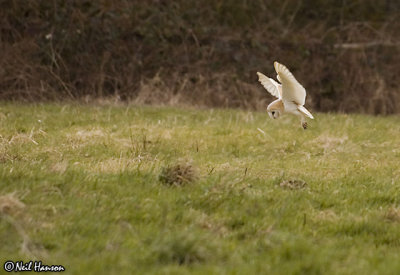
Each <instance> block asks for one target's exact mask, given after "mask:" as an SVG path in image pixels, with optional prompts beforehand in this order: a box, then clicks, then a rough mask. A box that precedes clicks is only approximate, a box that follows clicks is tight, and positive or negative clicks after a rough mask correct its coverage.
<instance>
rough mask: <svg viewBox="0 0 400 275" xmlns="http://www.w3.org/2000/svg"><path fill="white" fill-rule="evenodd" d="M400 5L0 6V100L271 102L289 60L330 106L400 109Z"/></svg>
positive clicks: (314, 102)
mask: <svg viewBox="0 0 400 275" xmlns="http://www.w3.org/2000/svg"><path fill="white" fill-rule="evenodd" d="M399 10H400V2H398V1H393V0H385V1H373V0H347V1H345V0H343V1H337V0H313V1H311V0H302V1H297V0H285V1H281V0H279V1H278V0H270V1H267V0H265V1H263V0H257V1H246V0H204V1H194V0H177V1H165V0H152V1H150V0H149V1H140V0H136V1H125V0H113V1H111V0H103V1H86V0H85V1H76V0H71V1H56V0H39V1H30V0H27V1H22V0H10V1H1V2H0V98H1V99H3V100H11V99H18V100H20V99H24V100H54V99H65V98H71V99H80V98H84V97H86V98H87V99H91V98H99V97H101V98H103V97H114V98H117V99H121V100H136V101H137V102H139V103H145V104H147V103H149V104H151V103H157V104H174V103H189V104H195V105H201V106H222V107H243V108H256V109H261V108H264V107H265V104H266V103H267V102H268V101H269V100H270V98H269V96H268V95H266V93H265V91H264V90H263V89H262V87H261V86H260V85H259V84H258V83H257V76H256V74H255V73H256V71H262V72H264V73H265V74H267V75H274V72H273V66H272V63H273V61H274V60H278V61H280V62H282V63H283V64H286V65H287V66H288V67H289V68H290V69H291V70H292V71H293V73H294V74H295V75H296V77H297V78H298V79H299V80H300V81H301V82H302V83H303V84H304V86H305V87H306V89H307V90H308V94H309V97H308V99H307V105H309V106H311V109H314V110H322V111H330V110H332V111H348V112H367V113H374V114H378V113H380V114H388V113H396V112H399V110H400V108H399V107H400V106H399V103H398V102H399V100H400V96H399V84H398V83H399V81H398V79H397V77H398V75H399V74H400V65H399V64H400V51H399V49H400V44H399V43H400V41H399V30H400V28H399V27H400V26H399V21H398V18H399V17H398V16H399Z"/></svg>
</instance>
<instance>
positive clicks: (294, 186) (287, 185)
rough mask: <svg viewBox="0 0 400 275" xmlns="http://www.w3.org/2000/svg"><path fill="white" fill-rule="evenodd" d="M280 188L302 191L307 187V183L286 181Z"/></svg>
mask: <svg viewBox="0 0 400 275" xmlns="http://www.w3.org/2000/svg"><path fill="white" fill-rule="evenodd" d="M279 186H280V187H283V188H288V189H302V188H304V187H306V186H307V183H306V182H305V181H303V180H285V181H282V182H281V183H280V184H279Z"/></svg>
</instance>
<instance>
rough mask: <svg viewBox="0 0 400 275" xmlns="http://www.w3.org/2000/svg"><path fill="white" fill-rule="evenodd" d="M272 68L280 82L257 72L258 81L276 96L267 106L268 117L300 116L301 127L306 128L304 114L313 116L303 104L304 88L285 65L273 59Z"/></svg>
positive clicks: (304, 97)
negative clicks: (286, 114)
mask: <svg viewBox="0 0 400 275" xmlns="http://www.w3.org/2000/svg"><path fill="white" fill-rule="evenodd" d="M274 68H275V71H276V73H277V76H276V78H277V79H278V81H279V82H280V83H282V84H280V83H278V82H276V81H275V80H273V79H272V78H269V77H267V76H265V75H263V74H262V73H260V72H257V75H258V81H260V82H261V84H262V85H263V86H264V88H265V89H266V90H267V91H268V92H269V93H270V94H271V95H273V96H275V97H277V98H278V99H277V100H275V101H273V102H271V104H269V105H268V107H267V112H268V115H269V117H270V118H273V119H276V118H279V117H280V116H281V115H283V114H285V113H290V114H294V115H297V116H299V117H300V119H301V126H303V129H307V121H306V116H307V117H309V118H311V119H314V117H313V115H312V114H311V113H310V112H309V111H308V110H307V109H306V108H304V106H303V105H304V103H305V101H306V89H304V87H303V86H302V85H301V84H300V83H299V82H298V81H297V80H296V78H295V77H294V75H293V74H292V73H291V72H290V71H289V70H288V68H286V67H285V65H282V64H280V63H278V62H276V61H275V62H274Z"/></svg>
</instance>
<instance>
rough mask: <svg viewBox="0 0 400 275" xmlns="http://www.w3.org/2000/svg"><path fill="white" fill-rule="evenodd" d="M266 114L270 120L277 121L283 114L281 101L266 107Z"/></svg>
mask: <svg viewBox="0 0 400 275" xmlns="http://www.w3.org/2000/svg"><path fill="white" fill-rule="evenodd" d="M267 112H268V115H269V117H270V118H273V119H277V118H279V117H280V116H281V115H282V113H283V103H282V100H280V99H278V100H275V101H274V102H272V103H271V104H269V105H268V108H267Z"/></svg>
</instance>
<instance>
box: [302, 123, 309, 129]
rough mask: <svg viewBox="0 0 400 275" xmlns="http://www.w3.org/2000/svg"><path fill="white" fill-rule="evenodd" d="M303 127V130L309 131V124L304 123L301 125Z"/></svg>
mask: <svg viewBox="0 0 400 275" xmlns="http://www.w3.org/2000/svg"><path fill="white" fill-rule="evenodd" d="M301 126H303V129H304V130H306V129H307V126H308V125H307V122H303V123H302V124H301Z"/></svg>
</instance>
